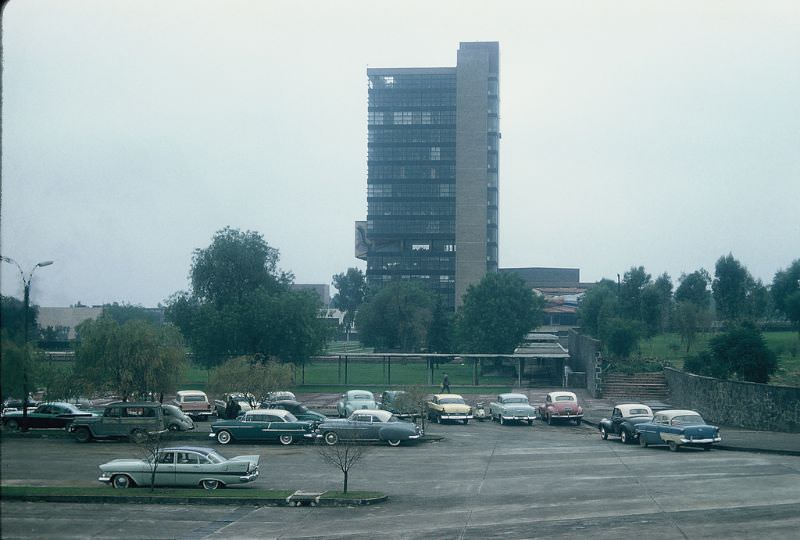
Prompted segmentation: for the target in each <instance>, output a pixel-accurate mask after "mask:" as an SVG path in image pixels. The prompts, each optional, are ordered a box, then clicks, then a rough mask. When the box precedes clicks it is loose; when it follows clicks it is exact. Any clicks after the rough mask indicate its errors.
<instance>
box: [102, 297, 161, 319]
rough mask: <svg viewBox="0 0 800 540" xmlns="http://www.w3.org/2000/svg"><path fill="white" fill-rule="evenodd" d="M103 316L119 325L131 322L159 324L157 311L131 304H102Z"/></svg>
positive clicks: (159, 314)
mask: <svg viewBox="0 0 800 540" xmlns="http://www.w3.org/2000/svg"><path fill="white" fill-rule="evenodd" d="M103 314H104V315H107V316H109V317H111V318H112V319H114V320H115V321H117V322H118V323H119V324H125V323H126V322H128V321H132V320H136V319H139V320H143V321H147V322H150V323H153V324H161V313H159V311H158V310H153V309H147V308H145V307H142V306H135V305H133V304H126V303H122V304H120V303H117V302H114V303H112V304H104V305H103Z"/></svg>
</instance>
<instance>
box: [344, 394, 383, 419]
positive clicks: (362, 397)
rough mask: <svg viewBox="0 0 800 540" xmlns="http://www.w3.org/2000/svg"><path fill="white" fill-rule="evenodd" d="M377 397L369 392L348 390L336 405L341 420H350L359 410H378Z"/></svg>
mask: <svg viewBox="0 0 800 540" xmlns="http://www.w3.org/2000/svg"><path fill="white" fill-rule="evenodd" d="M377 408H378V405H377V404H376V403H375V396H374V395H372V392H369V391H367V390H348V391H347V392H345V393H344V394H342V398H341V399H340V400H339V402H338V403H337V404H336V412H337V413H339V418H349V417H350V415H351V414H353V411H355V410H357V409H377Z"/></svg>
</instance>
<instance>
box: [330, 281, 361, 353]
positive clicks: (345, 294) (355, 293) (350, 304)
mask: <svg viewBox="0 0 800 540" xmlns="http://www.w3.org/2000/svg"><path fill="white" fill-rule="evenodd" d="M333 286H334V287H336V290H337V293H336V294H335V295H334V296H333V298H332V299H331V306H333V307H335V308H337V309H340V310H342V311H343V312H344V327H345V333H346V335H347V341H350V330H351V329H352V327H353V321H355V318H356V311H358V308H359V307H360V306H361V304H363V303H364V298H365V296H366V294H367V282H366V279H365V278H364V272H362V271H361V270H360V269H359V268H348V269H347V272H345V273H342V274H336V275H335V276H333Z"/></svg>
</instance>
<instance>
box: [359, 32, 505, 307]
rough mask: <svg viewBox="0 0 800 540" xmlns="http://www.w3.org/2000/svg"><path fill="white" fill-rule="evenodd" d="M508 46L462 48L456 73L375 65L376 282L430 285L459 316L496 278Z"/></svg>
mask: <svg viewBox="0 0 800 540" xmlns="http://www.w3.org/2000/svg"><path fill="white" fill-rule="evenodd" d="M499 62H500V60H499V44H498V43H497V42H481V43H461V44H460V47H459V49H458V55H457V63H456V67H440V68H370V69H367V76H368V79H369V112H368V134H369V138H368V150H369V152H368V176H367V220H366V222H357V223H356V256H357V257H360V258H363V259H366V261H367V272H366V277H367V282H368V284H369V285H370V286H371V287H380V286H382V285H383V284H386V283H388V282H390V281H392V280H397V279H409V280H419V281H421V282H423V283H426V284H427V285H428V286H429V287H430V288H431V289H433V290H434V291H436V292H437V293H438V294H439V295H441V297H442V299H443V300H444V304H445V306H446V307H448V308H450V309H455V307H457V306H458V305H460V303H461V298H462V296H463V294H464V293H465V292H466V290H467V287H468V286H469V285H470V284H473V283H477V282H478V281H480V280H481V278H482V277H483V276H484V275H485V274H486V273H487V272H495V271H497V186H498V179H497V174H498V168H497V167H498V149H499V140H500V132H499V116H498V113H499V100H500V97H499Z"/></svg>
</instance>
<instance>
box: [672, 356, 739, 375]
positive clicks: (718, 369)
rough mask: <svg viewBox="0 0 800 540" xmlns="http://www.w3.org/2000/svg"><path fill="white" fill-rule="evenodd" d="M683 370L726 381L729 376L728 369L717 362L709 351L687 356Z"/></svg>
mask: <svg viewBox="0 0 800 540" xmlns="http://www.w3.org/2000/svg"><path fill="white" fill-rule="evenodd" d="M683 370H684V371H686V372H688V373H694V374H696V375H705V376H706V377H714V378H716V379H727V378H728V376H729V375H730V371H729V370H728V367H727V366H726V365H724V364H722V363H720V362H717V360H716V357H715V356H714V355H713V354H711V352H709V351H700V352H699V353H697V354H695V355H692V356H687V357H686V360H684V362H683Z"/></svg>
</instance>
